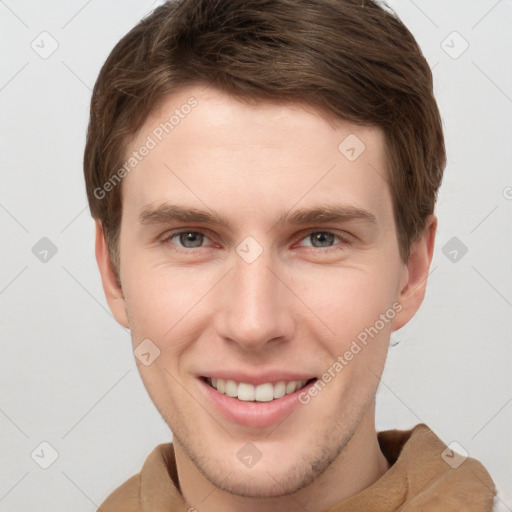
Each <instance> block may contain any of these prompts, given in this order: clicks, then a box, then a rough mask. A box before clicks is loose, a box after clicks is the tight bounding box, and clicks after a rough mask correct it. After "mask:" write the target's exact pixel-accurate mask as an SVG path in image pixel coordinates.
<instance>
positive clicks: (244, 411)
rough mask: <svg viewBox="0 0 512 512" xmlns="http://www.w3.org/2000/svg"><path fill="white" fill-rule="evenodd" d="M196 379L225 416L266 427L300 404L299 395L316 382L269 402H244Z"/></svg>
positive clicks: (248, 424)
mask: <svg viewBox="0 0 512 512" xmlns="http://www.w3.org/2000/svg"><path fill="white" fill-rule="evenodd" d="M198 380H199V383H200V384H201V387H202V389H203V390H204V392H205V393H206V396H207V398H208V400H209V401H211V402H212V403H213V405H214V407H215V408H216V409H217V410H218V411H219V412H220V413H221V414H222V415H223V416H224V417H225V418H227V419H228V420H229V421H232V422H233V423H237V424H239V425H243V426H247V427H268V426H270V425H273V424H275V423H278V422H280V421H282V420H283V419H285V418H286V417H287V416H289V415H290V414H291V412H292V411H293V410H294V409H295V407H297V406H299V405H301V403H300V402H299V395H300V394H301V393H304V392H307V390H308V389H309V388H310V387H311V386H313V385H314V384H315V382H316V379H315V380H313V381H311V382H310V383H309V384H306V386H304V387H303V388H301V389H298V390H297V391H294V392H293V393H290V394H289V395H285V396H283V397H281V398H277V399H274V400H272V401H270V402H244V401H242V400H238V398H232V397H230V396H227V395H225V394H224V393H219V392H218V391H217V390H216V389H214V388H213V387H212V386H210V385H209V384H208V383H207V382H205V381H204V380H203V379H201V378H200V379H198Z"/></svg>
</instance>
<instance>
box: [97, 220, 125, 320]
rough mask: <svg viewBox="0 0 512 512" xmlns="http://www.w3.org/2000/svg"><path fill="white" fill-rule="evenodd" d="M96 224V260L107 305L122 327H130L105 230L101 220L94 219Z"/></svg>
mask: <svg viewBox="0 0 512 512" xmlns="http://www.w3.org/2000/svg"><path fill="white" fill-rule="evenodd" d="M95 224H96V244H95V252H96V262H97V263H98V268H99V271H100V275H101V282H102V284H103V291H104V292H105V297H106V299H107V303H108V306H109V308H110V311H112V314H113V315H114V318H115V319H116V320H117V321H118V322H119V323H120V324H121V325H123V326H124V327H126V328H128V329H129V328H130V323H129V321H128V313H127V311H126V303H125V299H124V295H123V289H122V288H121V286H120V285H119V283H118V282H117V279H116V275H115V272H114V269H113V267H112V261H111V259H110V253H109V250H108V244H107V240H106V237H105V232H104V230H103V226H102V224H101V221H100V220H98V219H95Z"/></svg>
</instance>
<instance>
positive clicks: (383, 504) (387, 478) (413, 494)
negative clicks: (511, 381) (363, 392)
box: [98, 423, 496, 512]
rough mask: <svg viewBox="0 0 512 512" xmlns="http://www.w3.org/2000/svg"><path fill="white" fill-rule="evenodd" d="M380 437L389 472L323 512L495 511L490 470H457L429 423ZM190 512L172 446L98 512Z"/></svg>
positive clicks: (469, 465) (465, 465)
mask: <svg viewBox="0 0 512 512" xmlns="http://www.w3.org/2000/svg"><path fill="white" fill-rule="evenodd" d="M377 436H378V440H379V444H380V448H381V450H382V453H383V454H384V455H385V456H386V458H387V459H388V461H389V463H390V464H391V467H390V468H389V470H388V471H387V472H386V473H384V475H382V477H381V478H379V479H378V480H377V481H376V482H374V483H373V484H372V485H371V486H370V487H368V488H366V489H365V490H363V491H361V492H359V493H358V494H356V495H354V496H352V497H351V498H349V499H348V500H346V501H343V502H342V503H338V504H337V505H336V506H334V507H331V508H329V509H326V510H323V511H321V512H391V511H400V512H420V511H421V512H434V511H435V512H452V511H453V512H456V511H457V512H459V511H464V512H491V511H492V508H493V498H494V495H495V492H496V491H495V486H494V482H493V481H492V479H491V477H490V475H489V473H488V472H487V470H486V469H485V468H484V466H483V465H482V464H481V463H480V462H478V461H477V460H475V459H472V458H467V459H465V460H464V461H463V462H462V463H461V464H460V465H458V467H455V466H457V463H458V462H460V460H461V459H457V458H456V457H458V456H457V454H454V452H453V451H450V450H447V451H445V450H446V449H447V446H446V445H445V444H444V443H443V442H442V441H441V440H440V439H439V438H438V437H437V436H436V435H435V434H434V433H433V432H432V430H430V429H429V428H428V427H427V426H426V425H425V424H423V423H421V424H419V425H416V426H415V427H414V428H413V429H411V430H387V431H383V432H379V433H378V434H377ZM447 461H448V462H447ZM452 466H453V467H452ZM189 510H193V509H191V507H190V505H187V503H185V501H184V500H183V497H182V496H181V494H180V492H179V487H178V475H177V469H176V462H175V458H174V449H173V446H172V443H166V444H160V445H158V446H157V447H156V448H155V449H154V450H153V451H152V452H151V453H150V455H149V456H148V457H147V459H146V461H145V463H144V465H143V467H142V470H141V472H140V473H138V474H136V475H134V476H132V477H131V478H130V479H128V480H127V481H126V482H125V483H124V484H122V485H121V486H120V487H118V488H117V489H116V490H115V491H114V492H113V493H112V494H111V495H110V496H109V497H108V498H107V499H106V500H105V501H104V502H103V504H102V505H101V506H100V508H99V509H98V512H164V511H165V512H187V511H189ZM319 512H320V511H319Z"/></svg>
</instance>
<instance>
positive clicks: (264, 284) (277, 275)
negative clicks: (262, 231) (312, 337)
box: [217, 251, 298, 351]
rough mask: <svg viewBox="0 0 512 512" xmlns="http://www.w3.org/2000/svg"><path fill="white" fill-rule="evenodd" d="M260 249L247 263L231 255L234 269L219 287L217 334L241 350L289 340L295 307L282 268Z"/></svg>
mask: <svg viewBox="0 0 512 512" xmlns="http://www.w3.org/2000/svg"><path fill="white" fill-rule="evenodd" d="M278 267H279V266H278V265H276V264H275V263H273V261H272V258H271V256H270V255H268V254H266V252H265V251H264V252H263V253H262V254H261V255H260V256H259V257H258V258H257V259H256V260H255V261H253V262H251V263H248V262H247V261H245V260H244V259H243V258H242V257H240V256H239V255H238V254H235V255H234V268H232V270H231V271H230V272H229V273H228V275H227V276H226V279H225V280H223V281H224V284H223V286H222V287H221V289H220V290H219V303H218V308H217V334H218V335H219V336H220V337H222V338H223V339H225V340H228V341H231V342H232V343H236V344H237V345H238V346H239V347H240V348H242V349H243V350H245V351H251V350H252V351H258V350H261V349H262V348H264V347H265V348H266V347H267V346H268V345H269V344H274V345H275V344H276V343H279V342H281V343H282V342H284V341H286V340H289V339H291V338H292V336H293V331H294V328H295V321H294V315H293V308H294V307H295V308H296V307H297V302H298V301H297V299H295V302H294V300H293V299H294V295H293V293H292V292H291V291H290V290H289V289H288V288H287V286H286V284H285V283H286V281H287V280H286V278H285V276H284V275H283V270H282V269H280V268H278Z"/></svg>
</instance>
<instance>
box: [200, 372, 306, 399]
mask: <svg viewBox="0 0 512 512" xmlns="http://www.w3.org/2000/svg"><path fill="white" fill-rule="evenodd" d="M203 380H204V381H205V382H206V383H208V384H209V385H210V386H211V387H212V388H213V389H215V390H217V391H218V392H219V393H222V394H224V395H226V396H229V397H231V398H236V399H238V400H241V401H243V402H272V401H273V400H278V399H279V398H282V397H283V396H286V395H291V394H292V393H295V392H296V391H299V390H301V389H302V388H304V387H305V386H307V385H308V384H309V383H310V382H313V381H314V380H316V379H315V378H312V379H309V380H290V381H279V382H276V383H272V382H266V383H264V384H259V385H257V386H254V385H253V384H249V383H247V382H235V381H234V380H224V379H213V378H210V377H203Z"/></svg>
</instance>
